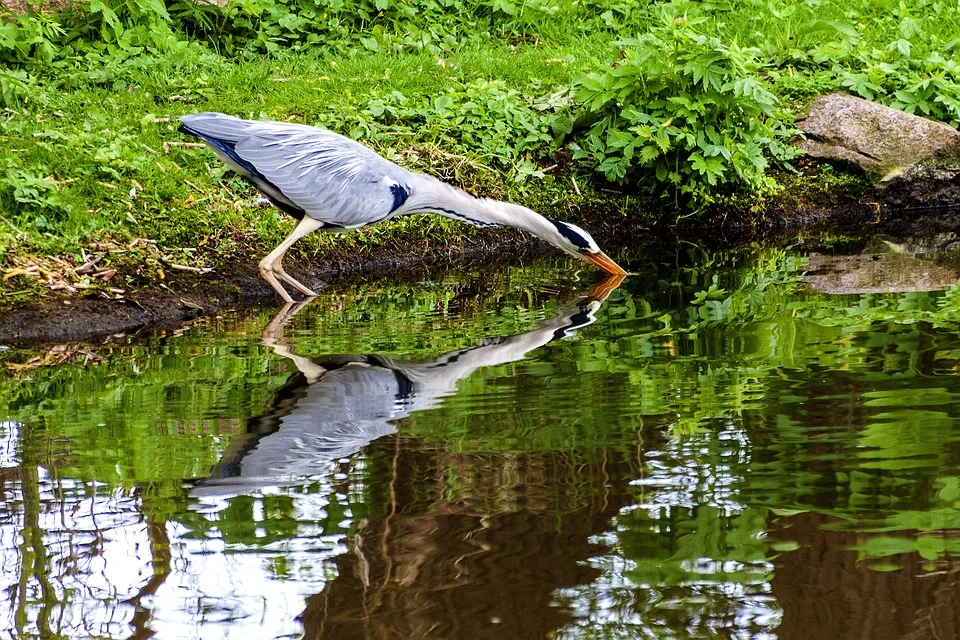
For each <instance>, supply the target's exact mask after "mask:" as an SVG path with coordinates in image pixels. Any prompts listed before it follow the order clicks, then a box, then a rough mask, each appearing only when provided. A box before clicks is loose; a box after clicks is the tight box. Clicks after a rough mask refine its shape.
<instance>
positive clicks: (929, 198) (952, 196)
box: [797, 93, 960, 205]
mask: <svg viewBox="0 0 960 640" xmlns="http://www.w3.org/2000/svg"><path fill="white" fill-rule="evenodd" d="M797 126H798V127H799V128H800V130H801V131H803V132H804V133H805V134H807V139H806V140H804V141H802V142H801V143H800V147H801V148H802V149H804V150H805V151H806V152H807V153H808V154H809V155H810V156H812V157H814V158H820V159H824V160H833V161H840V162H845V163H850V164H853V165H855V166H857V167H860V168H861V169H863V170H864V171H866V172H867V173H869V174H872V175H876V176H877V177H878V180H877V183H876V187H877V189H878V191H879V194H878V195H879V196H880V198H881V199H882V200H883V201H884V202H885V203H887V204H893V205H908V204H949V203H958V202H960V132H958V131H957V130H956V129H954V128H953V127H951V126H949V125H947V124H944V123H942V122H934V121H933V120H928V119H926V118H921V117H920V116H915V115H913V114H909V113H906V112H903V111H898V110H897V109H891V108H890V107H885V106H883V105H879V104H876V103H875V102H870V101H869V100H863V99H861V98H855V97H853V96H850V95H847V94H843V93H832V94H830V95H826V96H820V97H819V98H817V99H816V100H814V101H813V103H812V104H811V105H810V113H809V114H808V115H807V117H806V118H805V119H803V120H801V121H799V122H797Z"/></svg>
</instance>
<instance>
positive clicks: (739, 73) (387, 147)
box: [0, 0, 960, 337]
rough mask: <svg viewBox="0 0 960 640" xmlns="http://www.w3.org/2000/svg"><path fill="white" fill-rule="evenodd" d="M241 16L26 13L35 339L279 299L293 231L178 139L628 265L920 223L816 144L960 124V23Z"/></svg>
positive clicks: (20, 79)
mask: <svg viewBox="0 0 960 640" xmlns="http://www.w3.org/2000/svg"><path fill="white" fill-rule="evenodd" d="M220 4H221V3H210V4H202V5H197V6H194V7H193V9H190V8H189V7H188V6H187V5H177V6H175V7H170V8H169V9H163V7H162V5H156V6H153V5H151V6H150V7H147V5H137V6H138V7H139V9H137V10H136V11H134V10H133V9H131V8H130V6H129V5H127V4H123V5H117V6H116V7H113V6H112V4H110V3H107V4H106V5H103V6H105V7H107V8H100V9H98V10H96V11H92V10H88V8H87V7H85V6H84V5H83V3H77V4H75V5H70V8H68V10H66V11H63V12H47V13H43V14H37V13H30V14H0V23H2V24H3V25H4V29H5V30H4V31H3V33H4V34H5V35H4V38H6V39H5V40H4V41H3V44H4V46H3V47H0V103H2V105H3V107H4V108H3V110H2V112H0V144H2V145H3V148H4V149H5V151H7V153H6V154H5V155H4V157H3V158H0V278H2V286H0V310H4V309H6V310H16V311H15V313H20V314H25V313H26V311H25V310H26V309H28V308H29V309H37V311H36V313H34V315H24V318H25V319H24V321H22V322H21V323H20V329H19V330H27V329H30V328H31V327H33V326H35V325H36V324H37V323H42V322H43V321H42V320H41V318H43V317H44V316H45V314H47V313H48V312H50V313H52V312H51V311H50V310H51V309H53V308H57V309H59V308H60V307H58V306H57V305H62V306H63V307H70V306H74V308H75V309H76V308H78V306H79V305H78V304H75V303H78V302H80V301H81V300H82V301H83V305H109V304H116V305H119V306H120V307H131V306H132V308H137V305H141V306H149V304H148V302H147V301H148V300H153V299H163V300H168V299H170V300H175V299H177V298H178V297H180V296H183V295H186V294H187V293H189V292H190V291H197V290H200V289H203V290H204V291H207V293H205V294H203V295H200V294H197V299H196V300H192V301H191V304H193V305H199V306H200V308H203V309H211V310H212V309H215V308H217V306H216V304H213V303H208V302H206V301H205V300H207V299H209V300H213V299H230V300H234V299H240V298H243V297H251V296H252V297H256V296H257V295H259V294H258V293H256V292H258V291H262V290H264V291H265V289H264V285H263V284H262V283H261V282H260V280H259V278H257V277H256V275H255V272H254V271H253V269H254V265H255V262H256V259H258V258H259V257H260V256H262V255H265V254H266V253H267V252H269V251H270V250H271V249H272V248H273V247H275V246H276V245H277V244H278V243H279V242H280V241H281V239H282V238H283V237H284V236H285V234H286V233H287V232H288V230H289V221H288V220H287V219H286V218H285V217H284V216H283V215H281V214H279V213H278V212H276V211H275V210H273V209H270V208H267V209H263V208H261V207H259V206H258V205H257V204H256V197H257V194H256V192H255V191H254V190H253V189H252V188H251V187H250V186H249V185H247V184H245V183H244V182H243V181H242V180H240V179H238V178H237V177H236V176H235V175H234V174H232V173H230V172H229V171H226V170H225V168H224V167H223V166H222V165H221V164H220V163H219V162H217V161H216V159H215V157H214V156H213V155H212V154H211V153H210V151H209V150H207V149H205V148H201V147H199V146H198V145H197V144H196V141H195V140H193V139H188V138H187V137H186V136H184V135H182V134H180V133H179V132H177V117H178V116H179V115H181V114H183V113H190V112H197V111H223V112H228V113H232V114H238V115H242V116H245V117H249V118H271V119H275V120H284V121H291V122H303V123H307V124H314V125H320V126H324V127H327V128H330V129H333V130H336V131H338V132H341V133H343V134H345V135H348V136H351V137H352V138H354V139H357V140H361V141H362V142H363V143H364V144H367V145H368V146H370V147H372V148H374V149H375V150H376V151H378V152H379V153H381V154H382V155H384V156H385V157H387V158H389V159H390V160H392V161H394V162H397V163H398V164H401V165H403V166H405V167H409V168H411V169H414V170H418V171H423V172H427V173H431V174H433V175H436V176H438V177H440V178H442V179H444V180H446V181H448V182H451V183H454V184H457V185H459V186H462V187H464V188H465V189H467V190H468V191H469V192H471V193H473V194H476V195H480V196H486V197H493V198H498V199H503V200H509V201H512V202H518V203H520V204H524V205H526V206H529V207H530V208H532V209H535V210H537V211H540V212H541V213H544V214H545V215H548V216H550V217H553V218H557V219H562V220H570V221H573V222H577V223H580V224H582V225H583V226H585V227H587V228H588V229H590V230H591V231H594V232H596V231H597V230H601V232H602V230H605V229H606V230H610V235H611V237H612V238H613V239H614V241H615V242H616V243H618V244H619V245H620V246H629V245H630V244H631V242H632V238H633V234H635V233H638V232H640V231H642V230H644V229H653V230H654V231H653V233H656V234H660V235H661V237H662V236H663V235H666V234H673V233H676V232H677V231H675V230H679V232H680V233H682V234H690V235H692V236H699V235H702V234H703V233H710V234H724V233H737V234H740V233H755V234H761V235H762V234H765V233H769V232H770V230H773V229H791V228H800V229H805V228H808V227H809V226H810V225H811V224H815V225H829V224H841V225H843V224H848V225H849V224H851V223H852V222H854V221H856V222H857V224H860V222H861V221H863V223H864V224H866V223H869V224H873V223H874V221H880V220H881V219H883V218H885V217H889V216H890V215H894V213H893V212H884V211H883V210H882V207H881V206H880V205H878V204H876V202H877V201H876V199H875V198H874V197H873V196H872V194H871V193H870V191H869V190H868V189H866V183H867V179H866V178H865V177H862V176H857V175H854V174H847V173H844V172H843V171H842V170H839V169H833V168H831V167H829V166H827V165H823V166H819V165H815V164H811V163H809V162H807V161H805V160H804V159H803V158H802V157H800V156H798V155H797V153H798V152H797V151H796V149H794V147H793V146H792V144H791V140H794V138H792V136H793V135H794V134H795V133H796V131H795V129H794V128H793V127H794V122H795V119H796V118H797V117H799V116H800V115H802V114H803V112H804V109H805V107H806V105H807V104H808V103H809V102H810V100H812V99H813V98H814V97H816V96H818V95H820V94H823V93H827V92H831V91H836V90H844V91H848V92H850V93H853V94H856V95H859V96H862V97H866V98H869V99H871V100H876V101H878V102H881V103H884V104H889V105H891V106H895V107H897V108H902V109H904V110H907V111H910V112H916V113H920V114H923V115H925V116H927V117H929V118H932V119H936V120H939V121H942V122H946V123H949V124H951V125H952V126H954V127H955V126H957V124H958V123H960V78H958V77H957V73H956V64H955V54H954V53H953V51H954V49H957V48H958V46H957V41H956V40H955V34H956V33H957V32H960V8H958V7H956V6H940V5H939V4H938V5H936V6H934V5H931V4H929V3H916V5H915V6H914V5H911V6H906V5H899V6H897V7H893V6H891V7H885V8H881V7H879V5H875V3H865V2H860V1H859V0H843V1H842V2H836V3H830V4H829V5H822V4H820V3H792V2H786V1H785V0H783V1H781V0H769V2H765V3H762V4H757V3H747V2H744V3H737V2H734V3H727V2H725V3H721V4H714V3H711V2H689V1H687V0H674V1H672V2H667V3H661V2H656V3H649V4H647V3H643V2H639V3H619V2H614V1H612V0H590V1H589V2H584V1H578V0H545V1H541V0H526V1H525V2H523V3H515V2H511V1H509V0H453V1H452V2H450V3H435V2H432V0H430V1H427V0H409V1H408V2H404V3H393V2H389V1H387V0H383V1H382V2H381V1H380V0H378V1H377V2H376V3H374V5H368V4H367V3H366V2H360V3H349V6H347V5H344V6H343V7H338V8H334V7H333V6H331V7H328V8H327V10H325V11H324V12H323V13H317V12H316V7H315V6H313V5H312V4H310V3H307V4H308V5H310V6H306V5H304V6H300V5H299V4H298V3H297V2H295V1H292V0H291V1H290V2H287V3H267V4H264V5H263V6H261V5H259V4H256V5H254V4H250V3H245V4H236V3H234V4H230V3H227V6H220ZM267 5H269V6H267ZM111 7H112V8H111ZM108 9H109V10H108ZM668 49H669V50H670V51H671V52H672V55H669V56H664V55H660V52H662V51H664V50H668ZM653 53H656V55H653ZM601 235H602V233H601ZM518 242H520V241H519V240H517V239H516V236H513V235H510V234H507V235H505V236H501V235H498V234H491V233H489V232H485V231H480V230H475V229H472V228H469V227H466V226H464V225H461V224H458V223H454V222H452V221H449V220H446V219H441V218H437V217H411V218H404V219H400V220H396V221H391V222H390V223H387V224H383V225H377V226H375V227H372V228H369V229H364V230H362V231H359V232H355V233H347V234H337V235H327V234H312V235H311V236H309V237H307V238H305V239H304V240H303V241H301V242H300V243H298V244H297V245H296V246H295V247H294V249H293V251H292V252H291V253H290V256H289V261H288V263H289V264H290V265H291V266H293V270H297V269H298V267H299V269H300V270H303V269H312V270H314V271H315V273H314V274H313V275H311V276H310V277H311V278H312V279H313V281H314V283H318V282H321V281H327V282H329V281H331V278H335V277H337V276H336V275H335V274H339V273H342V274H344V275H343V277H354V275H355V274H365V275H364V276H363V277H369V274H371V273H376V274H379V273H383V272H384V271H385V270H393V269H394V267H396V269H399V270H400V271H402V270H404V269H406V268H408V267H410V266H412V265H414V264H415V263H418V262H421V261H424V260H426V261H429V260H431V258H430V256H433V255H435V256H444V261H445V260H446V256H448V255H451V254H456V255H466V254H470V253H471V252H472V251H474V250H476V251H478V252H482V251H488V258H487V259H488V260H496V259H499V258H498V257H499V256H503V255H507V254H511V253H513V252H515V248H516V246H518V245H517V243H518ZM608 246H609V245H608ZM481 248H482V249H481ZM437 261H438V262H439V258H438V259H437ZM294 265H295V266H294ZM305 265H310V266H309V267H306V266H305ZM370 265H372V266H370ZM300 272H301V273H303V271H300ZM350 274H354V275H350ZM214 285H216V286H214ZM94 299H96V300H97V302H94ZM68 302H69V304H68ZM28 305H29V306H28ZM187 307H188V309H193V307H191V306H190V305H187ZM191 312H192V311H191ZM171 313H172V312H171ZM178 313H180V312H177V313H172V315H170V317H171V318H173V317H177V314H178ZM183 313H187V312H186V311H184V312H183ZM8 315H9V314H8ZM54 315H56V314H54ZM74 315H75V316H78V317H80V318H83V317H84V316H81V315H80V314H79V312H76V311H75V312H74ZM154 315H161V316H163V315H164V314H163V313H159V314H158V313H155V314H154ZM141 320H143V318H141V317H140V316H138V315H137V314H136V313H134V315H133V316H131V319H130V320H125V321H123V322H119V323H118V324H117V325H116V326H118V327H123V326H128V325H130V326H132V325H131V323H133V324H135V323H137V322H140V321H141ZM74 324H77V325H86V324H88V323H87V322H86V321H80V320H78V321H77V322H75V323H74ZM9 326H14V327H16V323H14V324H13V325H9ZM110 326H114V325H110ZM14 333H15V332H14ZM2 335H8V336H9V335H13V333H10V332H8V333H6V334H2ZM21 335H22V333H21ZM47 335H51V336H52V335H53V334H52V333H50V334H47ZM66 335H68V334H64V337H66ZM69 335H73V334H69Z"/></svg>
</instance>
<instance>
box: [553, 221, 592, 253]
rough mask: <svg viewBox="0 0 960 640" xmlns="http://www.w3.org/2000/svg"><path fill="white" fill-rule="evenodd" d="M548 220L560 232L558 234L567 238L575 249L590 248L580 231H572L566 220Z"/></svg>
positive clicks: (584, 249) (587, 249)
mask: <svg viewBox="0 0 960 640" xmlns="http://www.w3.org/2000/svg"><path fill="white" fill-rule="evenodd" d="M548 220H549V218H548ZM550 222H552V223H553V226H555V227H556V228H557V231H559V232H560V235H562V236H563V237H564V238H566V239H567V240H569V241H570V242H571V243H572V244H573V246H575V247H576V248H577V249H579V250H580V251H589V250H590V242H589V241H588V240H587V239H586V238H584V237H583V236H582V235H581V234H580V233H578V232H576V231H574V230H573V229H572V228H571V227H570V225H568V224H567V223H566V222H560V221H559V220H550Z"/></svg>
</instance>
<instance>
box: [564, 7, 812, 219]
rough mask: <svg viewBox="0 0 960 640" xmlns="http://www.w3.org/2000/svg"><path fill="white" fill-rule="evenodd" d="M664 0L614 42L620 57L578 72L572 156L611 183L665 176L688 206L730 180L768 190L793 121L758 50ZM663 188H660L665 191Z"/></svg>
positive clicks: (790, 154)
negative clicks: (705, 29) (630, 34)
mask: <svg viewBox="0 0 960 640" xmlns="http://www.w3.org/2000/svg"><path fill="white" fill-rule="evenodd" d="M669 10H670V5H667V6H665V7H664V11H663V12H662V13H661V16H660V20H659V21H658V23H657V24H655V25H653V26H651V28H650V30H649V31H648V32H647V33H645V34H643V35H641V36H639V37H637V38H634V39H629V40H623V41H621V42H620V43H619V45H620V47H621V52H622V57H623V59H622V60H620V61H619V62H617V63H616V64H614V65H613V67H612V68H610V69H608V70H607V71H604V72H602V73H590V74H585V75H580V76H577V77H576V78H575V80H574V89H575V91H576V94H575V100H576V102H577V103H578V104H579V105H580V106H581V108H582V109H584V110H585V112H586V113H585V114H584V116H582V117H581V121H582V120H583V119H584V118H586V119H587V121H588V122H591V126H590V128H589V131H588V132H587V134H586V135H585V136H581V137H578V140H577V142H578V145H579V147H578V148H577V150H576V152H575V154H574V157H575V158H579V159H586V160H587V161H588V162H589V163H591V164H592V165H593V166H594V167H595V168H596V169H597V170H598V171H600V172H601V173H603V175H604V176H605V177H606V178H607V179H608V180H610V181H612V182H618V183H627V182H634V181H636V182H640V183H648V184H649V186H650V188H651V190H655V189H658V188H660V187H662V186H663V185H664V184H666V185H669V186H670V187H672V189H670V194H669V195H672V196H674V197H676V198H677V199H678V200H681V199H682V200H684V201H685V203H688V204H690V205H692V206H693V207H702V206H704V205H706V204H709V203H710V202H713V201H714V200H715V199H716V197H717V195H719V194H722V193H724V192H725V191H726V190H727V189H728V187H730V186H732V185H740V186H746V187H747V188H749V189H753V190H756V191H769V190H771V189H773V188H774V187H775V183H774V182H773V180H772V179H771V178H769V177H768V176H767V175H766V169H767V166H768V163H769V159H770V158H772V159H774V160H776V161H780V162H782V163H787V162H788V161H789V160H791V159H792V158H795V157H797V155H798V154H799V153H800V152H799V151H798V150H797V149H795V148H793V147H791V146H790V145H789V144H788V139H789V138H790V137H791V136H793V135H794V134H795V132H796V131H795V129H793V128H792V126H790V125H789V124H788V121H789V116H788V115H787V113H786V111H784V110H782V109H781V108H780V107H779V106H778V104H777V98H776V97H775V96H774V95H773V94H772V93H771V92H770V91H768V90H767V88H766V87H765V82H764V80H763V79H762V77H761V76H760V75H759V69H760V64H759V62H758V59H757V54H758V52H757V50H756V49H751V48H743V47H739V46H737V45H736V43H731V44H727V43H724V42H721V41H720V39H719V38H716V37H710V36H707V35H704V34H702V33H699V32H698V31H697V25H698V24H701V23H702V22H703V19H697V18H693V19H688V18H687V17H686V16H683V15H675V14H671V13H669ZM665 195H666V194H665Z"/></svg>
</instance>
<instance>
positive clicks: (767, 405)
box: [0, 242, 960, 639]
mask: <svg viewBox="0 0 960 640" xmlns="http://www.w3.org/2000/svg"><path fill="white" fill-rule="evenodd" d="M933 244H934V245H935V244H936V243H933ZM930 245H931V243H929V242H928V243H927V244H926V245H924V246H926V247H929V246H930ZM861 249H862V251H860V252H859V253H858V254H857V255H854V256H843V255H837V254H835V253H821V254H817V253H807V254H803V253H800V252H797V251H786V250H780V249H768V248H763V247H743V248H740V249H737V250H731V249H729V248H728V249H726V250H724V251H710V250H706V249H702V248H700V247H696V246H693V245H682V246H679V247H668V248H659V249H657V250H653V249H650V250H645V251H644V252H642V253H638V255H636V256H634V257H633V259H632V260H631V259H630V258H629V256H627V257H626V258H625V261H627V262H629V263H630V267H631V269H632V270H634V271H637V272H639V273H640V274H641V275H638V276H634V277H631V278H628V279H627V280H625V281H624V282H622V283H619V286H617V285H618V283H606V284H605V285H602V284H601V285H599V286H597V284H598V283H597V282H595V281H594V280H588V281H578V280H577V279H576V277H575V276H573V275H571V272H570V270H569V265H562V266H557V267H555V266H553V265H551V264H547V263H544V264H540V265H536V266H534V267H530V268H526V269H515V270H506V271H503V270H501V271H496V272H494V271H490V272H486V273H482V274H477V275H461V274H451V275H449V276H448V277H445V278H443V279H440V280H437V281H434V282H420V283H411V284H405V285H388V284H383V285H377V284H365V285H363V286H358V287H356V288H352V289H347V290H340V291H336V292H330V293H325V294H323V295H321V296H320V297H319V298H317V299H316V300H314V301H313V302H312V303H310V304H307V305H305V306H295V307H288V308H285V309H283V310H281V311H280V312H279V313H278V314H277V315H274V312H273V311H271V310H263V311H260V312H255V313H246V314H226V315H225V316H223V317H220V318H210V319H204V320H200V321H197V322H195V323H193V324H191V325H187V326H184V327H182V328H181V329H178V330H177V331H172V332H166V333H161V334H157V335H154V336H150V337H147V338H144V337H138V338H114V339H111V340H109V341H106V342H104V343H103V344H98V345H85V346H83V347H80V348H78V347H77V346H76V345H61V346H58V347H55V348H50V349H45V350H42V351H40V352H36V351H34V352H29V353H28V352H25V351H21V350H17V349H12V350H10V351H5V352H0V358H2V360H0V366H2V367H3V369H4V370H5V372H6V373H5V375H3V376H0V492H2V496H3V500H2V502H0V579H2V585H0V586H2V589H3V592H4V594H5V598H4V603H3V605H2V608H0V627H2V628H4V629H8V631H7V632H6V633H5V634H2V636H3V637H10V638H18V639H19V638H88V637H103V638H146V637H151V636H152V635H155V636H156V637H159V638H288V637H291V638H292V637H304V638H337V639H342V638H348V639H349V638H358V639H359V638H451V639H453V638H458V639H459V638H471V639H473V638H498V639H499V638H518V639H527V638H531V639H535V638H571V639H572V638H657V639H661V638H712V637H719V638H784V639H788V638H797V639H800V638H803V639H810V638H824V639H827V638H829V639H842V638H851V639H852V638H871V639H885V638H933V637H940V638H947V637H960V585H958V584H957V582H958V576H960V562H958V559H957V558H958V554H960V536H958V535H957V534H958V532H960V385H958V384H957V382H958V375H960V333H958V325H960V286H958V285H957V284H956V281H957V278H958V268H957V266H956V265H957V264H960V260H957V259H956V257H955V254H953V253H951V252H950V251H949V250H946V249H943V248H942V247H941V249H943V250H940V251H935V252H932V253H931V252H929V249H926V250H925V251H927V252H926V253H920V252H919V250H918V249H917V250H915V249H912V248H911V246H910V245H909V244H906V243H901V244H899V245H893V244H891V243H890V242H886V243H877V244H875V245H870V246H866V247H861ZM890 274H896V277H891V275H890ZM911 274H912V277H911ZM581 275H582V276H583V277H585V278H595V277H596V275H595V274H593V273H590V274H587V273H583V274H581ZM891 283H893V284H891Z"/></svg>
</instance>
